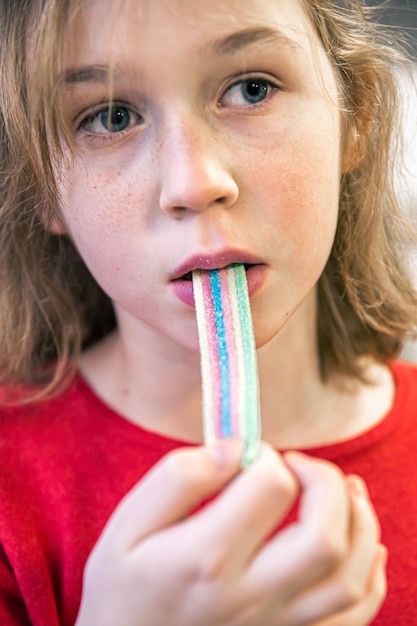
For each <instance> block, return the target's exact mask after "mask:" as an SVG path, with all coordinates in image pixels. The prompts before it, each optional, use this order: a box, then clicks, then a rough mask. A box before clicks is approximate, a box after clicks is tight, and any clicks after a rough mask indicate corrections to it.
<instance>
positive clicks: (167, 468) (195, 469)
mask: <svg viewBox="0 0 417 626" xmlns="http://www.w3.org/2000/svg"><path fill="white" fill-rule="evenodd" d="M242 453H243V444H242V442H240V441H239V440H237V439H225V440H223V441H221V442H219V443H217V444H215V445H213V446H209V447H198V448H183V449H180V450H176V451H174V452H171V453H169V454H168V455H167V456H165V457H164V458H163V459H162V460H161V461H160V462H159V463H158V464H157V465H155V466H154V467H153V468H152V469H151V470H150V471H149V472H148V474H146V475H145V477H144V478H143V479H142V480H141V481H140V482H139V483H138V484H137V485H136V486H135V487H133V489H132V490H131V491H130V492H129V493H128V494H127V495H126V496H125V497H124V498H123V499H122V500H121V502H120V503H119V505H118V506H117V508H116V509H115V511H114V513H113V515H112V516H111V518H110V520H109V522H108V524H107V526H106V528H105V530H104V533H103V535H102V538H103V539H104V540H105V541H110V542H112V543H113V542H115V543H116V544H118V547H119V548H120V549H123V550H126V549H130V548H131V547H132V546H134V545H135V544H136V543H138V542H140V541H143V539H145V538H146V537H147V536H148V535H151V534H153V533H155V532H157V531H158V530H161V529H162V528H165V527H167V526H170V525H171V524H174V523H175V522H178V521H180V520H181V519H183V518H184V517H185V516H186V515H187V514H188V513H190V511H192V510H193V509H194V508H195V507H197V506H198V505H199V504H200V503H201V502H202V501H203V500H205V499H206V498H208V497H210V496H212V495H213V494H215V493H217V492H218V491H220V490H221V489H222V488H223V487H225V486H226V485H227V483H228V482H229V481H230V480H231V479H232V478H233V477H234V476H235V475H236V474H237V473H238V472H239V471H240V469H241V458H242Z"/></svg>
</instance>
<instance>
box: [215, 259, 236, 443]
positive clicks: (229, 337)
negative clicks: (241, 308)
mask: <svg viewBox="0 0 417 626" xmlns="http://www.w3.org/2000/svg"><path fill="white" fill-rule="evenodd" d="M219 278H220V287H221V298H222V309H223V320H224V326H225V329H226V342H227V354H228V366H229V381H230V387H229V389H230V416H231V430H232V434H233V436H235V435H238V434H239V404H240V403H239V375H238V367H237V352H236V341H235V331H234V323H233V313H232V306H231V301H230V285H229V279H228V272H227V269H222V270H220V271H219Z"/></svg>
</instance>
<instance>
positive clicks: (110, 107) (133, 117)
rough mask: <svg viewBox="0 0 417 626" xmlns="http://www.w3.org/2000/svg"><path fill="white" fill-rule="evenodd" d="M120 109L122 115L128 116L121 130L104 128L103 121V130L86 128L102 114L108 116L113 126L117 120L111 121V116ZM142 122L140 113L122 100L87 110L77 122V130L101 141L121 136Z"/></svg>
mask: <svg viewBox="0 0 417 626" xmlns="http://www.w3.org/2000/svg"><path fill="white" fill-rule="evenodd" d="M121 111H123V112H124V115H126V113H127V114H128V116H129V117H128V122H127V125H126V127H125V128H123V129H121V130H114V131H113V132H112V130H111V129H106V128H105V125H104V123H103V122H102V126H103V129H104V131H103V132H98V131H94V130H92V129H91V128H88V125H90V126H91V127H92V126H93V124H95V123H96V122H97V121H99V118H100V116H103V115H106V116H107V117H109V116H110V125H113V126H115V125H116V124H117V122H112V119H111V116H113V115H115V114H117V113H119V114H120V112H121ZM121 121H123V118H122V119H121ZM99 123H100V122H99ZM142 123H143V117H142V116H141V115H140V113H138V112H137V111H135V110H134V109H133V108H132V107H130V106H129V105H128V104H125V103H123V102H112V103H111V104H110V103H106V104H105V105H103V106H97V107H95V108H94V109H92V110H91V111H89V112H88V114H87V115H85V116H84V117H83V119H82V120H81V121H80V122H79V123H78V124H77V132H83V133H85V134H86V135H87V136H88V137H90V138H92V139H102V140H103V141H108V140H111V139H113V138H116V137H117V138H120V137H122V136H123V135H124V134H125V133H126V132H128V131H129V130H130V129H132V128H134V127H135V126H140V125H141V124H142Z"/></svg>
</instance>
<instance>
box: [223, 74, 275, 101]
mask: <svg viewBox="0 0 417 626" xmlns="http://www.w3.org/2000/svg"><path fill="white" fill-rule="evenodd" d="M275 89H276V87H274V85H272V84H271V83H270V82H269V81H267V80H263V79H259V78H248V79H246V80H241V81H239V82H237V83H235V84H234V85H231V86H230V87H229V88H228V89H227V90H226V92H225V93H224V95H223V97H222V98H221V104H222V105H225V106H248V105H251V104H252V105H256V104H259V103H261V102H263V101H264V100H265V99H266V98H267V97H268V96H269V95H270V94H271V93H272V92H273V91H274V90H275Z"/></svg>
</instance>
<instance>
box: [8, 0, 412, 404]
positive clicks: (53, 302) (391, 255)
mask: <svg viewBox="0 0 417 626" xmlns="http://www.w3.org/2000/svg"><path fill="white" fill-rule="evenodd" d="M80 2H81V0H9V1H3V2H2V3H0V30H1V35H2V45H1V48H0V67H1V84H2V89H1V90H0V112H1V113H0V115H1V117H0V139H1V141H0V168H1V174H0V249H1V254H0V288H1V300H0V382H3V383H4V382H7V383H12V384H13V383H30V384H31V385H35V387H34V388H33V390H32V392H31V394H30V398H31V399H33V398H35V397H45V396H46V395H47V394H49V393H51V392H52V391H54V390H55V391H56V390H57V389H59V385H60V383H62V382H63V381H65V380H66V377H65V375H66V374H67V373H71V372H72V371H73V370H74V368H75V367H76V364H77V359H78V357H79V354H80V352H81V350H82V349H83V347H85V346H86V345H88V344H90V343H91V342H94V341H96V340H97V339H99V338H101V337H103V336H104V335H105V334H106V333H108V332H109V331H110V330H111V329H112V328H113V327H114V325H115V320H114V316H113V311H112V307H111V303H110V301H109V299H108V297H107V296H106V295H105V294H104V293H103V292H102V291H101V289H100V288H99V287H98V285H97V284H96V282H95V280H94V279H93V278H92V276H91V275H90V273H89V271H88V270H87V268H86V267H85V265H84V263H83V261H82V259H81V258H80V256H79V255H78V252H77V251H76V250H75V248H74V247H73V245H72V243H71V241H70V240H69V238H67V237H66V236H57V235H52V234H50V233H48V232H47V229H46V228H45V224H47V223H48V220H49V219H50V218H51V217H52V216H53V215H54V213H55V210H56V207H57V206H58V200H59V198H58V193H57V188H56V184H55V180H54V176H53V171H54V161H55V159H58V160H59V159H60V158H62V154H61V151H60V146H61V141H62V132H63V133H64V137H65V124H64V122H63V120H62V116H61V111H60V107H59V100H58V94H57V76H58V72H59V52H60V41H61V39H62V34H63V32H64V30H65V28H66V26H67V24H68V21H69V20H70V19H71V18H72V15H73V12H74V11H76V10H77V7H78V6H79V5H80ZM302 2H303V3H304V5H305V8H306V11H307V13H308V14H309V15H310V18H311V20H312V22H313V24H314V26H315V28H316V29H317V32H318V34H319V36H320V38H321V41H322V42H323V46H324V48H325V50H326V52H327V54H328V56H329V58H330V59H331V61H332V63H333V65H334V67H335V71H336V73H337V76H338V80H339V86H340V90H341V94H342V102H343V106H342V109H343V120H344V127H345V133H344V134H345V137H344V142H345V155H346V156H345V173H344V174H343V177H342V180H341V194H340V216H339V224H338V229H337V233H336V238H335V242H334V246H333V249H332V252H331V255H330V258H329V261H328V263H327V266H326V268H325V271H324V273H323V275H322V277H321V279H320V281H319V285H318V321H317V328H318V346H319V354H320V363H321V369H322V374H323V377H324V378H327V377H329V376H330V375H331V374H332V373H341V374H344V375H348V376H354V377H361V376H362V372H361V369H360V359H359V358H358V357H360V356H362V355H365V354H368V355H372V356H373V357H375V358H376V359H377V360H379V361H382V362H385V361H387V360H388V359H391V358H393V357H394V356H395V355H397V354H398V352H399V350H400V349H401V347H402V345H403V342H404V340H405V338H406V337H407V335H408V333H409V332H410V331H411V330H412V329H413V328H414V327H415V325H416V315H417V314H416V311H417V308H416V306H417V296H416V293H415V291H414V289H413V286H412V283H411V281H410V278H409V277H408V274H407V271H406V268H404V267H403V262H402V257H403V245H404V240H405V239H404V238H407V237H408V235H407V229H406V225H405V223H404V220H403V218H402V217H401V215H400V212H399V209H398V207H397V203H396V200H395V197H394V193H393V181H392V164H391V160H390V154H391V147H392V145H391V143H392V135H393V129H394V128H395V126H394V119H395V113H396V110H397V107H398V102H397V96H396V86H395V82H396V81H395V72H394V70H393V68H392V60H393V59H394V60H396V61H397V62H398V63H400V62H402V61H403V59H402V57H401V56H400V55H399V54H396V53H395V52H393V49H392V48H391V47H388V46H387V45H385V43H384V35H383V33H381V31H380V30H379V29H378V28H377V27H376V26H374V25H372V24H371V23H370V22H369V21H368V19H367V17H366V15H365V13H364V10H363V9H362V8H361V5H360V2H359V0H345V1H344V2H339V1H337V0H302ZM393 55H394V56H393ZM33 59H36V63H33ZM47 137H48V138H47ZM41 383H42V384H41ZM37 385H41V386H40V387H37Z"/></svg>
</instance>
